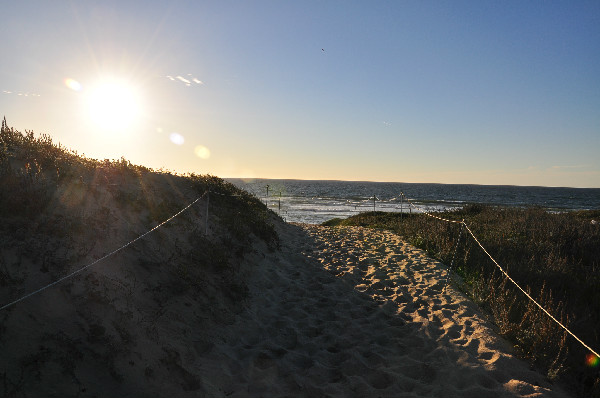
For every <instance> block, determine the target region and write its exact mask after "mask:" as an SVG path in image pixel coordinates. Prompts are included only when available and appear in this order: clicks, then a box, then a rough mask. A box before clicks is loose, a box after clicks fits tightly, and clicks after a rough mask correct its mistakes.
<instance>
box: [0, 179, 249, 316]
mask: <svg viewBox="0 0 600 398" xmlns="http://www.w3.org/2000/svg"><path fill="white" fill-rule="evenodd" d="M210 194H213V195H220V196H230V197H241V196H242V195H227V194H221V193H218V192H213V191H210V190H208V191H206V192H204V194H202V195H201V196H199V197H198V198H196V199H195V200H194V201H192V202H191V203H189V204H188V205H187V206H185V207H184V208H182V209H181V210H179V211H178V212H177V213H175V214H173V215H172V216H171V217H169V218H167V219H166V220H164V221H163V222H161V223H160V224H158V225H157V226H155V227H154V228H152V229H150V230H149V231H146V232H145V233H143V234H141V235H139V236H138V237H137V238H135V239H132V240H130V241H129V242H127V243H125V244H124V245H122V246H120V247H119V248H117V249H115V250H113V251H111V252H110V253H108V254H106V255H104V256H103V257H101V258H99V259H97V260H95V261H93V262H91V263H89V264H87V265H84V266H83V267H80V268H78V269H76V270H75V271H73V272H71V273H69V274H67V275H65V276H63V277H61V278H59V279H57V280H55V281H54V282H51V283H49V284H47V285H45V286H43V287H41V288H39V289H37V290H35V291H33V292H30V293H27V294H25V295H24V296H21V297H19V298H17V299H16V300H13V301H11V302H10V303H7V304H5V305H3V306H2V307H0V311H2V310H5V309H7V308H9V307H12V306H13V305H15V304H17V303H19V302H21V301H23V300H26V299H28V298H29V297H32V296H34V295H36V294H38V293H41V292H43V291H44V290H46V289H49V288H51V287H53V286H56V285H58V284H59V283H61V282H63V281H65V280H67V279H70V278H72V277H74V276H75V275H77V274H79V273H81V272H83V271H84V270H86V269H88V268H90V267H92V266H94V265H96V264H98V263H99V262H101V261H104V260H106V259H107V258H109V257H111V256H113V255H115V254H117V253H118V252H120V251H121V250H123V249H125V248H127V247H129V246H131V245H132V244H134V243H135V242H137V241H138V240H140V239H143V238H144V237H146V236H147V235H149V234H150V233H152V232H154V231H156V230H157V229H159V228H160V227H162V226H164V225H165V224H167V223H169V222H171V221H172V220H173V219H175V218H176V217H178V216H179V215H180V214H182V213H183V212H185V211H186V210H188V209H189V208H190V207H192V206H193V205H195V204H196V203H198V202H199V201H201V200H202V199H204V198H206V219H205V234H206V235H208V224H209V223H208V221H209V203H210Z"/></svg>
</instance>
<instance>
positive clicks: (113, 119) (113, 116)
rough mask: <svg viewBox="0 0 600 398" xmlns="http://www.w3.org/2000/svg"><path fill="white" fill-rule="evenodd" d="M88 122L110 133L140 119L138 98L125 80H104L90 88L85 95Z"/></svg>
mask: <svg viewBox="0 0 600 398" xmlns="http://www.w3.org/2000/svg"><path fill="white" fill-rule="evenodd" d="M86 106H87V111H88V115H89V117H90V120H91V121H92V122H93V123H94V124H95V125H97V126H98V127H100V128H102V129H104V130H110V131H123V130H126V129H127V128H129V127H131V126H132V125H133V124H134V123H135V122H137V121H138V119H139V117H140V110H141V106H140V98H139V95H138V93H137V91H136V89H135V87H134V85H133V84H131V83H129V82H127V81H126V80H118V79H105V80H102V81H100V82H98V83H97V84H96V85H95V86H93V87H91V88H90V89H89V91H88V92H87V95H86Z"/></svg>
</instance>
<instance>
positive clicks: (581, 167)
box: [551, 164, 589, 171]
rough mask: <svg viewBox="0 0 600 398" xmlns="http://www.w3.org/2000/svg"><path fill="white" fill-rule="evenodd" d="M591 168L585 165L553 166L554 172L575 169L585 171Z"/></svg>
mask: <svg viewBox="0 0 600 398" xmlns="http://www.w3.org/2000/svg"><path fill="white" fill-rule="evenodd" d="M587 167H589V166H587V165H584V164H579V165H572V166H552V167H551V169H552V170H556V171H560V170H573V169H585V168H587Z"/></svg>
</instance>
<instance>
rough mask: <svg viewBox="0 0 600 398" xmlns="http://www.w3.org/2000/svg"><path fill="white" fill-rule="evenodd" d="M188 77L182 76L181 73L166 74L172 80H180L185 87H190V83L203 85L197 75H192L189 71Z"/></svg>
mask: <svg viewBox="0 0 600 398" xmlns="http://www.w3.org/2000/svg"><path fill="white" fill-rule="evenodd" d="M187 76H188V77H183V76H181V75H177V76H171V75H167V76H166V78H167V79H169V80H170V81H172V82H180V83H183V84H185V85H186V87H190V86H192V85H203V84H204V82H203V81H202V80H200V79H198V78H197V77H195V76H193V75H192V74H191V73H188V74H187Z"/></svg>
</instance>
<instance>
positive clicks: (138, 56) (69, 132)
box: [0, 0, 600, 187]
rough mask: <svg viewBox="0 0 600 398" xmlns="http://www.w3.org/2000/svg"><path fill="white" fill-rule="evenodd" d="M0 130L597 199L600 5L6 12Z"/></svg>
mask: <svg viewBox="0 0 600 398" xmlns="http://www.w3.org/2000/svg"><path fill="white" fill-rule="evenodd" d="M0 37H2V40H1V42H0V51H1V55H2V61H0V117H1V116H5V117H6V120H7V122H8V125H9V126H11V127H14V128H15V129H17V130H19V131H22V132H23V131H25V130H33V131H34V133H36V134H41V133H44V134H49V135H50V136H51V137H52V138H53V141H54V142H56V143H58V142H60V143H61V145H63V146H66V147H68V148H70V149H72V150H75V151H77V152H78V153H80V154H85V155H86V156H88V157H92V158H98V159H105V158H108V159H118V158H120V157H121V156H124V157H125V158H127V159H128V160H130V161H131V162H132V163H135V164H142V165H145V166H147V167H152V168H155V169H160V168H163V169H165V170H170V171H175V172H179V173H187V172H189V173H192V172H193V173H197V174H212V175H216V176H219V177H247V178H252V177H263V178H295V179H319V180H332V179H335V180H354V181H389V182H436V183H465V184H490V185H496V184H502V185H536V186H570V187H600V2H598V1H597V0H593V1H527V2H523V1H511V0H508V1H486V0H483V1H460V0H457V1H400V0H398V1H327V0H324V1H310V0H306V1H304V0H303V1H283V0H281V1H275V0H273V1H262V0H258V1H227V0H221V1H177V0H174V1H168V2H167V1H153V0H146V1H128V0H119V1H112V0H103V1H85V0H77V1H63V0H54V1H52V2H49V1H27V0H23V1H13V2H9V3H7V4H3V6H2V23H1V24H0Z"/></svg>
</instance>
